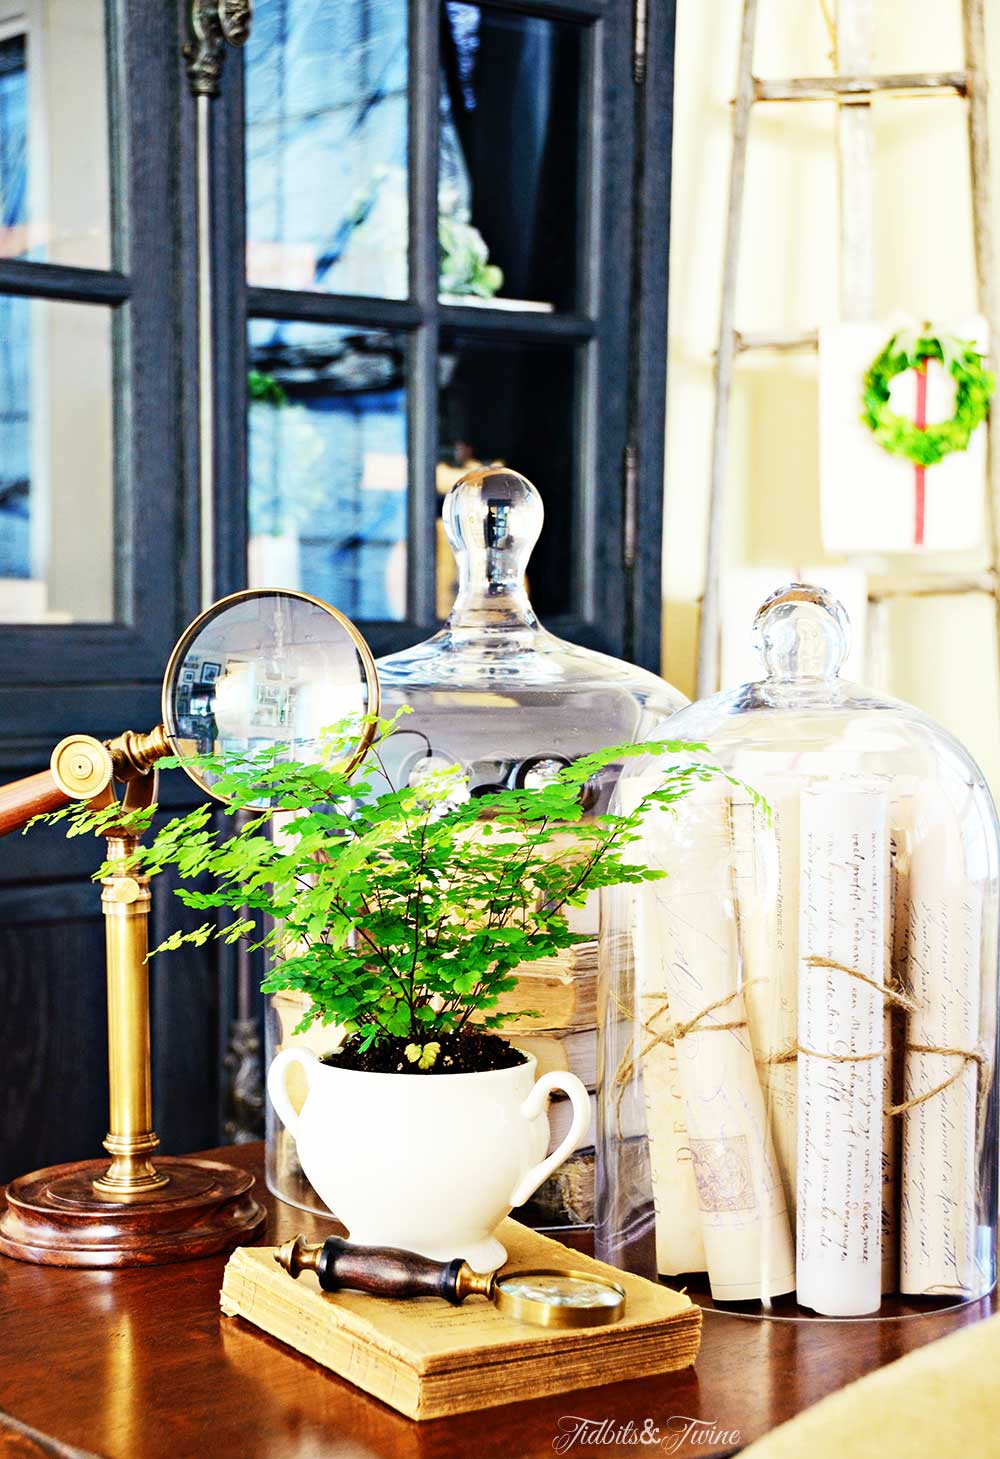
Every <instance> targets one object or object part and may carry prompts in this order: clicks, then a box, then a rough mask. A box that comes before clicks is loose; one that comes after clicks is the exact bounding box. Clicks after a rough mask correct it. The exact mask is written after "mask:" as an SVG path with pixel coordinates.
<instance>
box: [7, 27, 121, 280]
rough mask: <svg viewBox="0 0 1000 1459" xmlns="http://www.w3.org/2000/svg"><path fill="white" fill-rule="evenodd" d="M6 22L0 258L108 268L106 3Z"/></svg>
mask: <svg viewBox="0 0 1000 1459" xmlns="http://www.w3.org/2000/svg"><path fill="white" fill-rule="evenodd" d="M18 9H19V12H20V13H18V14H17V16H16V18H9V19H4V18H2V17H0V256H3V257H4V258H31V259H39V260H42V261H44V262H47V263H63V264H82V265H85V266H87V267H90V268H107V267H108V266H109V264H110V239H109V227H108V219H109V217H110V208H109V181H108V117H107V92H106V86H105V38H104V4H103V0H39V3H35V4H32V5H26V6H23V7H18Z"/></svg>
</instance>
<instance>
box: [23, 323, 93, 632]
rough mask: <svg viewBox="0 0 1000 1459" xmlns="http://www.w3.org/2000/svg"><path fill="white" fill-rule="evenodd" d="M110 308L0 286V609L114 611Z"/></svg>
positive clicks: (45, 619) (36, 614)
mask: <svg viewBox="0 0 1000 1459" xmlns="http://www.w3.org/2000/svg"><path fill="white" fill-rule="evenodd" d="M113 482H114V460H113V451H112V424H111V315H110V312H109V311H108V310H107V309H103V308H98V307H96V306H91V305H86V304H55V303H48V302H46V301H44V300H41V299H20V298H12V297H11V296H9V295H0V621H2V622H4V623H72V622H76V621H82V622H91V623H95V622H108V621H109V620H111V619H112V618H113V616H114V487H113Z"/></svg>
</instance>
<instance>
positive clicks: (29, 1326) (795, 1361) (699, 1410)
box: [0, 1145, 995, 1459]
mask: <svg viewBox="0 0 1000 1459" xmlns="http://www.w3.org/2000/svg"><path fill="white" fill-rule="evenodd" d="M211 1154H212V1158H213V1159H219V1160H229V1161H232V1162H233V1163H236V1164H239V1165H241V1166H245V1167H247V1168H249V1169H252V1170H253V1171H255V1172H256V1175H257V1185H258V1191H259V1194H260V1197H261V1198H262V1199H264V1200H265V1201H266V1203H267V1206H268V1213H269V1224H268V1234H267V1236H266V1238H265V1239H266V1240H267V1241H268V1242H271V1243H273V1242H276V1241H279V1240H283V1239H284V1238H286V1237H288V1236H290V1235H292V1234H293V1233H294V1232H295V1231H300V1230H301V1231H306V1232H307V1233H308V1234H309V1235H310V1237H311V1238H312V1239H316V1238H317V1237H321V1236H322V1235H325V1234H328V1233H329V1226H327V1225H326V1224H325V1223H323V1222H322V1221H320V1220H318V1219H314V1218H310V1217H308V1216H305V1215H304V1214H303V1213H302V1212H300V1211H297V1210H294V1209H293V1208H292V1207H289V1206H285V1205H283V1204H282V1203H281V1202H278V1201H275V1200H274V1199H273V1198H272V1197H271V1196H270V1195H268V1194H267V1192H266V1191H265V1190H264V1181H263V1172H262V1166H263V1148H262V1147H261V1146H260V1145H245V1146H239V1147H234V1148H232V1149H228V1150H224V1151H223V1150H220V1151H213V1152H211ZM223 1265H224V1261H223V1259H222V1258H221V1257H216V1258H212V1257H209V1258H205V1259H202V1260H200V1261H191V1262H184V1263H178V1264H176V1265H172V1266H159V1267H148V1268H134V1269H131V1270H124V1271H114V1272H97V1271H71V1270H61V1269H57V1268H53V1267H39V1266H31V1265H27V1264H23V1263H20V1262H16V1261H10V1260H8V1259H6V1258H4V1257H0V1410H2V1411H3V1415H0V1456H2V1459H12V1456H17V1459H26V1456H29V1455H31V1456H33V1459H45V1456H49V1459H54V1456H60V1455H61V1456H63V1459H71V1456H74V1455H75V1456H76V1459H80V1455H81V1453H82V1455H83V1456H84V1459H86V1456H89V1455H101V1456H103V1459H206V1456H207V1459H326V1456H331V1459H332V1456H337V1459H446V1456H447V1459H453V1456H454V1459H541V1456H543V1455H545V1456H551V1455H552V1454H553V1452H557V1451H555V1450H554V1440H555V1439H556V1437H557V1436H558V1435H559V1434H560V1433H562V1434H566V1433H567V1431H570V1432H573V1431H574V1424H576V1428H577V1432H576V1437H575V1439H574V1441H573V1442H571V1443H568V1444H566V1445H565V1446H564V1452H565V1453H568V1454H571V1455H579V1456H580V1459H587V1456H588V1455H598V1454H600V1455H608V1456H624V1455H626V1454H629V1455H633V1456H634V1455H635V1454H636V1452H637V1451H638V1452H646V1453H649V1452H650V1449H649V1448H648V1447H646V1448H645V1449H643V1448H641V1447H640V1446H639V1445H638V1444H637V1443H636V1442H635V1440H634V1438H633V1440H632V1442H629V1437H630V1435H629V1429H628V1426H629V1425H630V1424H631V1425H632V1426H633V1432H635V1431H638V1432H639V1433H641V1432H642V1430H643V1429H644V1428H646V1432H647V1435H648V1434H650V1433H651V1431H652V1430H656V1431H657V1433H658V1437H659V1439H660V1443H661V1446H662V1450H663V1452H670V1453H676V1454H679V1455H699V1456H710V1455H720V1454H724V1453H729V1452H731V1451H733V1450H734V1449H737V1448H739V1447H740V1446H741V1445H743V1444H747V1443H749V1442H750V1440H751V1439H755V1438H757V1437H759V1436H760V1435H761V1434H763V1433H766V1432H767V1431H768V1430H769V1429H771V1428H773V1427H774V1426H775V1425H776V1424H779V1423H781V1422H782V1421H783V1420H784V1419H786V1418H790V1417H791V1416H792V1415H793V1414H796V1413H798V1412H799V1411H800V1410H801V1409H803V1408H805V1407H806V1406H807V1405H809V1404H811V1403H815V1402H816V1401H817V1399H819V1398H822V1397H823V1396H824V1395H825V1394H827V1393H832V1392H833V1391H834V1390H835V1389H837V1388H841V1387H843V1385H844V1384H845V1383H849V1382H850V1381H851V1380H852V1379H854V1378H858V1377H861V1375H862V1374H864V1373H869V1372H871V1371H872V1370H873V1369H875V1368H878V1367H880V1366H881V1365H882V1364H884V1363H889V1362H891V1361H892V1360H893V1359H894V1358H898V1357H901V1356H902V1355H903V1354H904V1353H906V1352H908V1351H910V1350H911V1349H912V1348H915V1347H919V1346H920V1345H921V1344H923V1343H927V1342H930V1341H932V1340H933V1339H934V1338H937V1337H943V1336H944V1335H945V1334H947V1333H949V1332H953V1331H955V1330H956V1329H957V1328H959V1327H964V1326H965V1325H966V1324H968V1323H970V1322H976V1321H978V1320H979V1319H980V1318H982V1317H985V1316H987V1315H988V1314H990V1313H991V1312H993V1311H994V1310H995V1298H984V1299H983V1300H982V1301H981V1302H976V1303H973V1304H970V1305H969V1306H967V1307H963V1308H960V1309H957V1310H955V1311H951V1312H948V1313H938V1314H935V1315H934V1316H927V1317H916V1318H907V1319H904V1320H895V1321H885V1322H863V1323H846V1324H845V1323H836V1322H819V1321H805V1322H772V1321H759V1320H756V1319H753V1318H740V1317H734V1316H730V1315H728V1314H723V1313H717V1312H708V1313H706V1314H705V1323H704V1332H703V1339H702V1349H701V1355H700V1357H699V1358H698V1362H697V1364H696V1366H695V1367H694V1368H692V1369H689V1370H687V1371H685V1372H682V1373H673V1374H668V1375H666V1376H664V1377H661V1378H657V1379H648V1380H641V1381H632V1382H628V1381H619V1382H615V1383H611V1384H608V1385H607V1386H606V1387H602V1388H589V1389H586V1390H583V1391H580V1392H577V1393H568V1394H562V1395H559V1396H557V1397H555V1398H547V1399H537V1400H534V1401H532V1402H530V1403H521V1404H511V1405H509V1406H507V1407H504V1408H496V1409H488V1410H485V1411H483V1412H482V1413H471V1414H465V1415H461V1416H459V1417H457V1418H451V1419H434V1420H432V1421H430V1422H426V1423H415V1422H412V1421H411V1420H409V1419H406V1418H403V1417H402V1416H401V1415H400V1414H398V1413H396V1412H395V1411H394V1410H393V1409H390V1408H387V1407H386V1406H385V1405H384V1404H382V1403H379V1402H378V1401H377V1400H376V1399H373V1398H369V1397H368V1396H367V1395H366V1394H364V1393H361V1392H360V1391H359V1390H358V1389H356V1388H353V1387H352V1386H351V1385H350V1384H348V1383H346V1382H344V1381H343V1380H342V1379H339V1378H336V1377H334V1376H333V1375H332V1374H330V1373H328V1372H327V1371H326V1370H325V1369H323V1368H321V1367H319V1366H318V1365H317V1364H316V1363H313V1362H311V1361H310V1360H309V1359H306V1358H302V1357H300V1356H299V1355H298V1354H297V1353H294V1352H292V1351H291V1350H289V1349H287V1348H284V1347H282V1346H281V1345H280V1344H278V1343H276V1342H274V1341H272V1340H271V1339H270V1338H267V1337H265V1336H263V1335H262V1334H261V1333H259V1332H258V1331H257V1330H256V1329H255V1328H253V1327H250V1326H248V1325H247V1324H245V1323H244V1322H243V1321H242V1320H241V1319H235V1318H224V1317H222V1316H221V1315H220V1313H219V1287H220V1283H221V1280H222V1269H223ZM621 1376H622V1378H623V1379H624V1378H625V1375H624V1374H623V1375H621ZM7 1416H9V1417H7ZM582 1420H588V1421H591V1422H590V1423H589V1426H588V1427H586V1428H584V1427H582V1425H581V1423H580V1421H582ZM602 1426H603V1427H602ZM685 1433H686V1436H684V1435H685ZM615 1435H618V1436H619V1437H617V1438H616V1437H614V1436H615ZM674 1437H676V1440H677V1442H676V1445H675V1444H674Z"/></svg>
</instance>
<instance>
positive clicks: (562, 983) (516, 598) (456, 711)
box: [268, 467, 686, 1225]
mask: <svg viewBox="0 0 1000 1459" xmlns="http://www.w3.org/2000/svg"><path fill="white" fill-rule="evenodd" d="M542 521H543V508H542V499H541V496H540V494H539V492H538V491H537V490H536V488H535V487H534V486H533V485H532V484H531V482H530V481H528V480H527V479H526V478H525V477H523V476H520V475H519V474H518V473H517V472H515V471H511V470H508V469H507V468H505V467H490V468H484V469H481V470H476V471H473V472H470V473H469V474H467V475H466V476H464V477H462V478H461V479H460V480H459V481H458V482H456V484H455V485H454V486H453V487H452V489H451V491H450V492H449V493H448V495H447V497H446V498H445V502H444V527H445V531H446V533H447V536H448V540H449V542H450V544H451V547H452V550H453V551H454V554H455V558H456V561H457V566H458V580H459V586H458V595H457V598H456V601H455V604H454V608H453V610H452V613H451V615H450V617H449V619H448V621H447V623H446V624H445V625H444V627H443V628H442V629H441V630H440V632H438V633H436V634H434V636H433V637H431V638H429V639H427V640H426V641H425V642H423V643H419V644H417V645H416V646H415V647H413V648H410V649H407V650H405V651H404V652H402V653H398V654H393V655H391V656H390V657H387V658H383V659H380V660H379V661H378V664H377V668H378V676H379V681H380V685H381V693H382V714H383V715H384V716H385V717H387V718H389V717H391V716H392V715H393V714H394V713H395V711H396V710H397V709H399V708H400V707H401V706H404V705H405V706H408V708H409V710H410V711H411V712H410V713H409V714H408V715H407V716H405V717H404V718H403V719H402V720H401V722H400V726H399V729H398V730H397V732H396V733H395V734H394V735H393V736H392V737H391V739H390V740H389V741H388V742H387V743H386V744H385V745H384V747H383V755H382V758H383V760H384V762H385V765H386V769H387V771H388V773H389V777H390V779H391V781H392V782H393V784H395V785H397V786H398V785H401V784H408V783H409V784H415V783H417V782H419V780H420V778H421V776H424V775H427V774H430V773H433V772H435V771H437V770H440V769H443V768H444V767H446V766H455V765H458V766H460V767H461V769H462V771H463V774H464V780H465V785H466V790H465V791H464V792H463V793H467V794H469V795H471V796H476V795H478V794H483V793H486V792H490V793H493V792H495V791H497V790H498V789H502V788H504V787H512V788H516V787H520V786H524V785H528V786H531V785H535V784H539V783H544V780H545V777H546V776H551V775H553V774H554V773H555V772H556V771H557V770H558V769H559V767H560V766H563V765H565V764H568V763H569V762H571V761H572V760H573V759H575V758H576V757H578V756H580V755H583V754H588V753H591V752H592V751H594V750H598V749H602V748H604V747H606V746H608V745H614V744H623V743H626V742H628V741H635V740H643V739H645V738H646V737H647V736H649V735H650V734H652V733H654V732H655V731H656V729H657V727H658V726H660V725H662V724H663V722H664V721H665V720H666V719H667V718H669V716H671V715H672V714H674V713H675V711H676V710H677V709H679V708H680V707H681V706H682V705H683V704H685V703H686V700H685V699H684V696H683V695H682V694H680V693H679V692H678V691H677V690H676V689H673V688H671V686H670V685H669V684H667V683H666V682H665V681H664V680H663V679H661V678H659V677H658V676H657V675H656V674H652V673H649V672H648V671H646V670H644V669H640V668H636V667H635V666H634V665H633V664H629V663H625V662H624V661H622V660H620V659H616V658H612V657H610V656H608V655H607V654H602V653H596V652H594V651H592V650H590V649H586V648H581V647H578V646H577V645H576V644H572V643H567V642H566V641H565V640H563V639H560V638H557V637H556V636H555V635H554V634H552V633H549V632H548V631H547V630H546V629H544V628H543V627H542V626H541V624H540V623H539V622H538V619H537V618H536V617H535V614H534V612H533V610H532V607H531V603H530V601H529V598H528V592H527V589H526V587H525V576H526V573H528V574H529V578H530V569H529V566H528V559H529V556H530V554H531V550H532V548H533V546H534V544H535V542H536V541H537V539H538V536H539V533H540V532H541V530H542ZM616 779H617V771H616V770H615V769H614V768H613V767H612V768H609V769H608V771H606V772H605V773H604V775H603V776H602V777H601V779H600V780H599V781H598V782H595V783H592V784H588V786H587V787H586V792H585V794H586V801H585V804H586V806H587V808H588V809H589V810H591V811H592V812H594V813H597V812H598V811H599V810H601V809H604V808H606V806H607V804H608V801H609V798H610V795H611V792H612V790H613V788H614V784H615V781H616ZM597 917H598V906H597V901H596V899H592V901H591V902H590V903H588V905H587V906H586V907H584V908H581V909H578V910H574V912H573V913H572V925H573V926H574V930H576V931H577V932H580V933H585V934H588V940H587V941H585V942H581V943H579V944H577V945H576V946H575V947H574V948H572V949H571V950H570V952H568V953H566V954H564V955H563V957H561V958H559V959H553V960H552V965H551V966H549V965H548V964H547V963H533V964H531V965H530V968H529V969H526V970H525V973H524V974H523V978H524V979H529V980H530V985H529V986H530V990H531V991H530V998H529V999H527V1006H528V1007H530V1008H533V1009H538V1010H539V1013H540V1014H541V1017H539V1018H534V1019H527V1018H525V1019H520V1020H518V1021H517V1022H516V1023H514V1024H511V1025H509V1026H508V1030H505V1032H507V1031H509V1032H510V1034H511V1037H512V1038H513V1039H514V1040H515V1041H516V1042H517V1043H518V1044H519V1045H520V1046H521V1047H523V1048H525V1049H526V1050H527V1051H528V1052H531V1053H533V1054H534V1055H535V1056H536V1058H537V1060H538V1066H539V1073H545V1072H546V1071H547V1070H548V1069H552V1068H571V1069H572V1070H573V1071H574V1072H575V1073H577V1074H579V1076H580V1077H581V1078H582V1079H583V1080H584V1083H586V1084H587V1085H588V1087H589V1088H590V1089H591V1090H592V1091H593V1090H594V1089H595V1086H596V1080H597V1070H596V1057H597V1033H596V1023H597V1017H596V998H597V941H596V939H597ZM506 996H507V997H510V996H511V995H506ZM525 1002H526V999H525V996H524V994H523V992H522V993H521V994H520V997H519V999H518V1001H517V1005H516V1006H521V1007H523V1006H525ZM512 1006H513V1005H512ZM301 1016H302V1010H301V1009H300V1008H299V1007H298V1005H297V1003H296V1001H295V998H294V995H289V994H280V995H276V997H275V999H274V1000H273V1006H272V1010H271V1016H270V1041H271V1045H272V1049H271V1050H270V1051H269V1055H268V1057H269V1058H270V1057H271V1054H272V1053H273V1051H274V1049H276V1048H277V1047H278V1046H280V1045H282V1044H284V1043H287V1042H288V1040H289V1038H290V1037H291V1031H292V1030H293V1029H294V1027H295V1025H296V1024H297V1023H298V1022H299V1019H300V1018H301ZM331 1037H333V1034H332V1031H331V1030H330V1029H329V1028H327V1029H321V1028H319V1027H318V1026H317V1027H314V1029H313V1030H311V1031H310V1033H309V1034H308V1035H306V1038H307V1039H312V1040H319V1041H320V1042H321V1043H324V1045H325V1047H328V1046H329V1043H330V1040H331ZM325 1047H324V1048H323V1049H319V1048H317V1051H319V1052H324V1051H325ZM291 1092H292V1093H293V1094H294V1091H291ZM563 1116H565V1121H564V1119H563ZM568 1118H569V1106H568V1104H567V1105H566V1106H565V1108H563V1107H561V1106H560V1105H558V1104H554V1105H553V1107H552V1110H551V1118H550V1124H551V1127H552V1131H553V1141H554V1142H555V1143H558V1141H559V1140H560V1139H561V1138H562V1137H563V1135H564V1133H565V1129H564V1127H563V1126H564V1124H566V1126H567V1127H568ZM268 1180H269V1184H270V1185H271V1189H272V1190H274V1191H275V1192H276V1194H278V1195H280V1196H282V1197H284V1198H285V1199H291V1200H293V1201H294V1202H296V1203H298V1204H301V1205H304V1206H306V1207H308V1208H309V1209H315V1210H319V1211H323V1210H324V1208H323V1206H322V1203H321V1202H320V1201H319V1200H318V1198H317V1197H315V1196H314V1195H313V1194H312V1192H311V1191H310V1190H309V1188H308V1186H307V1185H306V1184H305V1182H304V1178H303V1177H302V1175H301V1171H300V1170H299V1169H298V1162H297V1161H296V1159H295V1155H294V1148H293V1147H291V1142H290V1138H289V1137H288V1136H287V1134H286V1132H284V1131H283V1130H280V1129H277V1128H275V1129H273V1130H271V1129H269V1135H268ZM593 1192H594V1151H593V1136H591V1140H590V1142H589V1148H585V1149H584V1150H582V1151H579V1152H577V1154H576V1156H574V1157H572V1158H571V1159H570V1161H569V1162H567V1164H566V1165H565V1166H564V1167H563V1168H562V1169H561V1170H560V1171H558V1172H557V1173H556V1175H555V1176H554V1177H553V1178H552V1180H551V1181H549V1182H547V1183H546V1185H545V1186H543V1187H542V1189H541V1191H540V1192H538V1193H537V1195H536V1197H535V1198H534V1201H533V1205H532V1208H531V1210H530V1211H528V1212H527V1213H526V1214H527V1215H528V1216H529V1217H530V1218H531V1219H533V1220H535V1221H536V1222H537V1223H539V1224H553V1225H565V1224H589V1223H590V1222H591V1221H592V1219H593V1201H594V1194H593Z"/></svg>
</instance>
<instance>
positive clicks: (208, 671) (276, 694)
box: [163, 589, 378, 809]
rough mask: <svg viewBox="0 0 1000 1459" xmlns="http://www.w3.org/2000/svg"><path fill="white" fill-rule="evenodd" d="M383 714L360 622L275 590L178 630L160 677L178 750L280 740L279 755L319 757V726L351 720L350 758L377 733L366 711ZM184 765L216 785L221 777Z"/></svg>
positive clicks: (236, 749) (232, 749)
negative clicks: (356, 623) (365, 719)
mask: <svg viewBox="0 0 1000 1459" xmlns="http://www.w3.org/2000/svg"><path fill="white" fill-rule="evenodd" d="M377 712H378V684H377V679H376V676H375V670H374V664H373V662H372V658H371V654H370V653H369V651H368V648H367V645H366V644H365V642H364V640H363V639H362V637H361V635H360V634H359V633H358V631H357V629H356V628H355V627H354V625H353V624H352V623H350V622H349V620H348V619H346V618H344V617H343V615H342V614H340V613H338V612H337V611H336V609H334V608H331V607H330V606H329V605H328V604H326V603H322V602H320V601H319V600H318V599H315V598H310V597H308V596H306V595H305V594H302V593H293V592H284V591H281V590H278V589H263V590H259V591H254V590H251V591H249V592H245V593H237V594H234V595H233V596H232V597H231V598H224V599H222V601H221V602H219V603H216V604H213V606H212V607H211V608H209V609H208V610H207V611H206V612H205V613H203V614H202V615H201V617H200V618H198V619H196V620H195V622H194V623H192V624H191V626H190V627H189V628H188V629H187V631H186V632H185V633H184V634H183V635H182V637H181V639H180V641H179V642H178V644H177V646H176V648H175V649H174V652H173V655H172V656H171V660H170V663H169V665H168V666H167V673H166V676H165V678H164V683H163V721H164V724H165V725H166V729H167V734H168V736H169V738H170V742H171V745H172V746H173V748H174V750H175V752H176V753H177V754H178V755H182V756H192V755H206V754H219V755H233V756H240V757H243V756H246V757H250V756H252V755H254V754H256V753H257V752H259V751H261V750H264V749H267V748H271V747H278V748H279V749H280V753H279V755H278V759H279V760H300V761H306V762H308V761H311V760H315V759H317V758H319V755H320V753H321V750H322V747H323V732H324V731H327V730H329V729H331V728H332V727H333V726H341V725H344V724H345V722H347V724H348V726H349V727H348V728H347V730H346V739H345V743H344V744H343V746H342V755H343V758H346V759H348V760H350V759H351V758H355V757H358V756H360V754H362V753H363V752H364V749H365V747H366V745H367V744H368V742H369V740H370V737H371V735H370V730H369V728H368V727H366V726H363V725H362V724H361V720H362V718H363V716H365V715H366V714H369V713H372V714H375V713H377ZM354 725H356V728H355V727H354ZM339 754H340V750H338V755H339ZM185 769H187V770H188V773H189V774H190V775H191V777H192V779H194V780H195V781H196V782H197V783H198V784H199V785H200V786H201V788H202V789H204V790H207V791H209V792H210V793H211V792H212V784H213V780H214V779H215V778H217V777H213V776H212V774H211V773H210V772H206V771H205V770H204V769H202V768H199V767H188V766H185ZM268 806H269V802H266V801H264V802H262V804H261V807H260V808H261V809H267V808H268Z"/></svg>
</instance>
